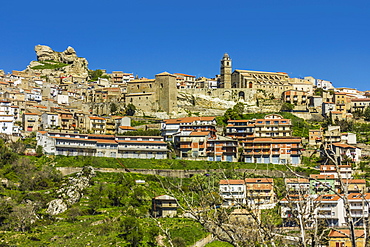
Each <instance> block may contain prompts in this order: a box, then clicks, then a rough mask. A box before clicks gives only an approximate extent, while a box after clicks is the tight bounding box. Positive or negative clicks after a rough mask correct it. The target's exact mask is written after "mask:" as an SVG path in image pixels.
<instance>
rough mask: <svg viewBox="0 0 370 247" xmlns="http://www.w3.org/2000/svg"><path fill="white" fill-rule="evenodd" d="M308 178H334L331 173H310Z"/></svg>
mask: <svg viewBox="0 0 370 247" xmlns="http://www.w3.org/2000/svg"><path fill="white" fill-rule="evenodd" d="M310 178H314V179H335V178H334V175H332V174H330V175H323V174H311V175H310Z"/></svg>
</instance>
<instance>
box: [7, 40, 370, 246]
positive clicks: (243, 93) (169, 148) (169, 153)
mask: <svg viewBox="0 0 370 247" xmlns="http://www.w3.org/2000/svg"><path fill="white" fill-rule="evenodd" d="M35 52H36V61H32V62H31V63H30V64H29V65H28V66H26V68H25V69H24V70H23V71H12V73H9V74H6V73H4V71H0V134H1V137H2V139H3V141H4V142H2V143H0V144H1V145H0V147H1V148H3V147H5V145H8V147H11V148H10V149H9V150H12V151H13V152H14V150H15V149H14V147H16V143H19V142H24V143H25V142H27V145H24V149H22V150H20V151H19V150H18V153H19V154H20V155H22V156H23V155H25V156H29V157H31V158H35V160H33V161H35V162H36V163H37V162H41V163H42V162H44V163H45V164H47V165H48V166H49V165H50V167H55V166H58V162H60V163H62V162H65V163H68V164H67V165H66V166H69V169H70V170H73V171H77V170H78V171H79V173H77V175H76V178H72V177H71V178H70V179H69V180H68V181H67V182H64V183H63V184H62V185H63V186H64V187H65V188H64V189H58V190H55V191H54V192H53V193H54V194H53V195H54V196H55V198H58V199H54V200H52V201H49V202H48V203H43V204H44V205H43V206H40V208H43V209H42V210H44V211H43V214H47V215H52V216H55V215H62V217H64V216H63V213H64V214H68V217H69V218H68V220H71V221H72V222H75V220H76V218H77V217H81V219H82V217H83V216H86V215H95V214H101V216H102V217H103V215H104V213H106V212H107V210H105V211H104V210H102V208H110V207H113V206H114V207H122V208H124V209H122V210H123V211H124V213H122V212H120V214H118V213H117V215H119V216H117V215H116V214H114V213H116V212H113V214H114V216H109V217H108V218H109V219H108V218H107V219H104V220H106V221H107V222H111V223H112V224H116V223H117V222H116V221H114V220H115V217H116V218H119V217H123V216H122V214H128V215H129V214H130V213H132V214H133V215H135V217H137V218H138V219H139V218H140V220H142V219H144V218H145V220H147V218H148V215H149V211H150V215H151V217H153V218H154V219H157V220H158V219H161V218H166V217H167V218H177V217H178V218H181V219H183V218H187V219H191V220H194V221H197V222H198V223H199V224H200V225H202V227H203V228H202V229H203V230H204V229H205V230H204V233H203V232H202V234H203V235H202V234H201V235H199V236H198V237H199V238H204V239H205V240H204V241H205V242H207V243H208V242H212V241H214V240H222V241H225V242H229V243H231V244H234V245H237V244H240V245H237V246H248V245H243V244H241V243H245V241H246V238H247V236H248V237H249V236H251V235H253V238H255V239H256V240H254V241H257V242H258V243H260V241H266V243H268V241H271V239H272V238H278V239H283V242H284V241H285V243H296V242H302V243H304V244H303V246H308V245H311V244H312V243H315V241H316V242H317V243H320V244H321V246H324V245H325V244H328V245H329V246H335V245H334V244H336V243H347V242H349V241H351V242H353V241H360V242H361V243H362V242H364V241H367V240H366V237H364V235H363V234H364V231H368V227H369V222H368V219H369V217H368V212H369V210H370V206H369V205H370V193H369V191H368V187H367V183H368V182H369V180H368V175H369V174H370V173H369V172H370V168H369V160H370V158H369V157H370V156H369V155H370V151H369V150H370V149H369V147H368V144H369V143H370V135H369V133H370V127H369V126H370V123H369V122H368V121H370V90H369V91H359V90H356V89H352V88H347V87H342V88H336V87H335V86H334V85H333V83H332V82H330V81H328V80H323V79H318V78H315V77H313V76H309V77H304V78H291V77H290V76H289V75H288V74H287V73H285V72H265V71H251V70H242V69H236V70H233V68H232V59H231V57H230V56H229V55H228V54H227V53H225V54H224V55H223V56H221V60H220V62H221V63H220V71H219V72H217V73H219V74H218V75H216V76H215V78H205V77H199V78H197V77H196V76H193V75H190V74H191V73H190V74H187V73H188V72H187V73H180V72H179V73H170V72H160V73H158V74H156V75H153V78H143V77H140V76H139V75H134V74H133V73H127V72H123V71H113V72H111V73H108V72H107V71H106V70H104V69H102V70H89V68H88V61H87V59H85V58H81V57H78V56H77V53H76V51H75V50H74V49H73V48H72V47H68V48H67V49H66V50H65V51H63V52H57V51H54V50H52V49H51V48H50V47H48V46H44V45H38V46H36V47H35ZM183 72H185V71H183ZM30 140H31V141H30ZM30 143H33V144H32V145H31V144H30ZM1 150H2V151H1V152H2V153H1V155H2V156H1V157H10V158H4V159H3V160H4V161H3V162H4V163H2V164H1V166H0V168H1V169H4V170H1V169H0V171H1V172H0V178H2V177H4V178H2V183H3V186H4V188H6V189H9V191H10V190H11V189H14V188H17V189H20V190H22V191H32V190H36V188H37V189H38V190H41V189H45V188H47V189H49V190H51V188H52V186H54V185H55V184H58V183H60V181H62V179H61V178H60V177H58V176H57V175H56V174H55V173H52V172H50V171H48V172H47V171H44V170H42V169H43V168H42V169H41V168H40V171H43V172H44V173H43V174H44V175H42V176H46V177H42V176H41V175H40V174H37V172H36V170H37V169H39V168H33V170H32V169H30V170H32V174H33V176H31V177H32V179H33V178H35V177H36V178H39V177H40V176H41V177H42V178H40V181H42V182H39V183H37V184H36V185H34V187H32V188H30V187H29V185H28V184H27V183H26V182H27V181H28V180H25V179H20V177H21V175H14V174H17V172H19V173H21V172H20V170H22V169H21V168H24V167H28V166H30V165H29V164H28V163H27V162H25V161H22V162H23V163H22V162H21V161H17V159H18V158H17V159H16V158H14V157H13V156H12V154H11V152H9V150H8V149H6V148H3V149H1ZM5 154H6V155H7V156H6V155H5ZM34 156H36V157H38V158H37V159H36V157H34ZM40 157H42V159H43V160H41V158H40ZM13 158H14V162H15V163H16V162H20V164H18V166H15V167H12V168H6V167H7V165H8V166H9V167H10V166H11V165H13V163H14V162H13V160H12V159H13ZM95 158H101V160H99V159H95ZM103 158H107V159H108V160H109V162H116V161H117V162H118V163H119V165H120V167H123V169H124V170H122V172H123V173H130V174H131V173H134V172H137V173H142V174H145V176H144V175H129V176H128V177H119V176H118V175H117V176H116V175H112V177H108V175H99V176H107V177H106V179H107V180H109V181H110V182H112V184H115V183H116V185H109V186H116V187H114V189H112V188H109V189H107V191H109V193H108V192H106V191H105V189H106V188H108V187H104V186H108V185H106V183H105V182H101V181H100V180H99V179H101V177H99V178H97V179H96V178H94V177H95V176H96V174H95V171H94V168H92V167H89V168H86V167H85V168H78V165H77V164H78V162H82V163H84V164H85V163H88V162H91V163H93V162H95V165H96V167H95V168H99V169H101V170H99V171H104V172H107V173H108V172H112V170H109V169H113V168H115V169H116V167H113V166H109V164H108V165H107V167H103V165H102V164H99V162H103ZM83 159H85V160H87V162H84V161H81V160H83ZM130 159H131V160H143V164H144V163H145V162H150V164H151V165H149V166H146V167H145V169H141V170H140V169H136V170H135V168H141V166H140V167H133V166H134V165H132V166H130V165H128V164H122V163H121V161H120V160H126V161H127V160H130ZM40 160H41V161H40ZM115 160H116V161H115ZM144 160H145V161H144ZM11 161H12V162H13V163H12V162H11ZM157 161H158V162H160V163H155V162H157ZM168 161H171V162H170V165H168V163H166V162H168ZM7 162H8V163H7ZM135 162H136V161H135ZM186 162H203V163H200V164H201V165H200V166H197V167H195V168H192V169H188V168H187V165H189V164H191V163H186ZM15 163H14V164H15ZM26 163H27V164H26ZM41 163H37V164H38V166H39V167H42V165H43V164H41ZM128 163H129V162H128ZM133 163H134V161H133ZM145 164H147V163H145ZM154 164H156V165H157V166H158V167H160V168H162V171H159V170H160V169H158V170H157V171H153V170H152V168H157V167H153V166H154ZM158 164H159V165H158ZM176 164H178V165H179V166H182V167H183V168H182V170H188V171H184V172H183V173H178V174H176V175H173V174H172V175H169V176H168V177H171V176H173V177H179V178H181V182H179V181H176V180H174V182H173V181H171V182H168V181H165V182H163V181H162V180H161V179H158V178H157V177H156V178H153V177H154V176H153V177H151V176H147V177H146V175H148V174H154V175H160V172H163V173H164V172H168V171H163V169H165V168H170V169H177V168H176ZM194 164H199V163H194ZM210 164H211V165H210ZM212 164H215V165H212ZM220 164H225V165H220ZM234 164H235V165H234ZM143 166H144V165H143ZM189 166H190V165H189ZM202 166H204V167H202ZM205 166H207V167H205ZM216 166H217V168H216V169H215V167H216ZM210 167H212V168H210ZM226 167H228V168H230V167H231V169H230V174H226V173H225V170H226V169H225V168H226ZM261 167H264V168H263V169H260V168H261ZM59 168H60V167H59ZM105 168H106V170H104V169H105ZM146 168H148V169H146ZM244 168H246V169H244ZM27 169H28V168H27ZM117 169H118V168H117ZM203 169H204V170H203ZM243 169H244V170H243ZM180 170H181V169H180ZM258 170H264V172H265V173H262V172H258ZM59 171H62V172H63V171H64V172H65V173H66V174H64V175H70V174H71V173H72V172H70V171H69V170H68V169H67V168H66V169H63V168H60V169H59ZM113 172H117V170H114V171H113ZM120 172H121V171H120ZM168 173H170V172H168ZM35 174H37V175H35ZM45 174H48V175H45ZM179 174H180V175H179ZM17 176H19V179H18V180H19V181H16V180H17V179H14V177H17ZM22 176H25V174H23V173H22ZM124 176H126V175H124ZM17 178H18V177H17ZM12 179H14V181H12ZM32 179H31V178H30V181H31V180H32ZM94 179H95V180H94ZM182 179H185V182H184V184H183V180H182ZM186 179H188V180H186ZM206 179H207V180H206ZM211 179H213V180H211ZM80 180H81V181H80ZM93 180H94V181H95V184H94V183H93V182H91V181H93ZM146 180H148V181H146ZM24 181H26V182H24ZM30 181H28V182H29V183H31V182H30ZM32 181H33V180H32ZM45 181H47V182H45ZM32 183H33V182H32ZM35 183H36V182H35ZM175 183H179V184H180V183H181V186H174V187H173V188H172V187H171V186H172V185H173V184H175ZM207 183H208V186H206V185H207ZM12 186H13V187H12ZM22 186H23V187H22ZM24 186H25V187H24ZM58 186H59V184H58ZM90 186H92V187H91V188H90V189H88V188H89V187H90ZM119 186H120V187H119ZM166 186H167V187H166ZM170 187H171V189H172V193H171V189H170ZM22 188H26V189H22ZM4 191H5V189H4ZM70 191H74V193H71V194H78V195H77V196H75V195H73V196H70V195H69V194H68V193H70ZM76 191H77V192H76ZM189 191H192V193H191V198H190V196H189V194H190V193H189ZM193 191H196V193H195V194H196V195H195V196H194V195H193ZM215 191H216V192H215ZM6 193H8V192H6ZM6 193H5V192H4V195H5V194H6ZM9 193H10V192H9ZM83 193H87V194H88V195H89V196H88V197H84V196H83ZM106 193H107V195H105V194H106ZM120 193H123V194H124V195H123V194H122V195H120ZM159 193H163V194H162V195H161V194H159ZM48 194H50V192H48ZM100 194H101V197H96V196H97V195H98V196H100ZM103 195H104V196H103ZM144 195H145V196H144ZM3 197H4V198H5V196H3ZM3 197H0V203H4V205H5V204H6V203H7V202H6V200H5V199H4V200H2V199H3ZM194 197H195V199H194ZM9 198H11V196H9ZM30 198H31V199H24V200H23V201H21V202H22V203H24V201H25V200H29V201H32V200H33V199H32V197H30ZM117 198H118V199H117ZM127 198H134V199H132V201H130V202H128V201H125V200H128V199H127ZM148 198H150V199H148ZM48 199H51V198H49V197H48ZM11 200H15V199H14V198H13V199H9V201H11ZM80 200H81V201H82V202H83V203H82V202H81V205H82V206H81V207H84V206H86V205H88V206H86V207H88V210H87V209H86V212H85V213H84V214H83V213H82V212H80V211H79V213H76V215H74V214H73V211H71V210H72V209H74V210H76V207H77V206H73V205H77V204H78V203H79V202H80ZM84 200H85V201H84ZM93 200H95V201H93ZM190 201H191V203H190ZM194 201H195V203H194ZM27 203H28V202H27ZM27 203H24V204H25V205H27V206H30V205H31V204H32V203H31V202H29V203H28V204H27ZM84 203H85V204H84ZM181 204H184V205H186V206H183V205H181ZM1 205H3V204H1ZM7 205H8V204H7ZM189 205H191V206H192V207H190V206H189ZM30 207H31V206H30ZM32 207H34V206H32ZM148 207H150V210H149V209H148ZM4 208H5V207H4ZM7 208H9V210H8V211H7V213H9V212H11V213H13V212H16V211H15V210H11V208H12V207H10V206H9V207H7ZM277 208H278V209H277ZM33 210H34V211H33V214H35V211H36V209H34V208H33ZM99 210H100V211H99ZM220 210H225V211H222V212H220ZM274 210H276V211H274ZM5 211H6V210H5V209H4V212H5ZM108 211H109V210H108ZM1 212H2V211H1ZM1 212H0V223H1V224H4V225H7V224H8V223H4V222H7V221H6V220H4V219H7V216H6V215H7V213H4V214H1ZM65 212H67V213H65ZM204 212H206V213H204ZM207 212H215V214H217V212H218V213H220V215H217V217H219V218H217V217H214V216H212V217H210V215H208V213H207ZM221 213H222V215H223V216H224V214H227V215H228V217H227V219H225V218H224V217H221V216H222V215H221ZM33 214H32V213H30V215H33ZM270 214H271V215H274V216H273V217H272V216H271V217H272V218H273V221H274V223H271V222H269V223H268V224H267V225H268V226H269V227H276V228H274V229H275V230H274V231H270V232H265V231H266V229H265V228H264V224H265V223H266V217H267V216H266V215H268V216H270ZM91 217H93V216H91ZM274 217H275V218H274ZM276 217H277V218H279V220H276ZM45 218H46V217H45ZM214 218H217V219H218V220H219V221H218V222H215V221H214ZM94 219H95V218H94ZM53 220H55V219H54V218H53ZM125 220H126V218H125ZM131 220H132V221H134V219H131ZM136 220H137V219H136ZM171 220H172V219H171ZM268 220H269V219H268ZM268 220H267V221H268ZM8 221H10V220H9V219H8ZM34 221H35V222H36V221H37V220H36V219H34ZM101 221H102V220H101ZM180 221H181V220H179V222H180ZM81 222H82V220H81ZM135 222H136V221H135ZM148 222H149V221H148ZM148 222H146V223H145V224H147V225H150V224H152V223H148ZM171 222H172V221H171ZM184 222H185V221H184ZM184 222H183V223H184ZM276 222H277V223H276ZM103 223H104V222H103ZM103 223H99V224H103ZM131 223H132V222H131ZM131 223H127V224H126V223H124V224H123V223H122V224H123V225H124V226H127V225H130V224H131ZM162 223H163V224H167V223H168V222H167V223H166V222H165V221H162ZM183 223H181V224H183ZM9 224H10V223H9ZM32 224H33V222H32V223H29V225H28V227H30V225H32ZM45 224H47V223H45ZM132 224H133V223H132ZM135 224H138V223H135ZM179 224H180V223H179ZM184 224H185V223H184ZM169 225H171V226H172V225H176V224H172V223H171V224H169ZM225 225H228V227H230V225H233V227H232V228H227V229H226V230H225V229H224V226H225ZM245 225H248V226H249V227H245ZM121 226H122V225H121ZM158 226H159V228H161V227H162V226H161V224H160V223H159V224H158ZM350 226H352V228H351V229H349V231H352V230H353V229H354V226H356V227H358V228H359V229H361V231H362V232H360V235H358V236H357V235H356V234H358V232H353V231H352V232H347V230H348V229H347V228H349V227H350ZM17 227H18V226H17ZM17 227H14V226H11V227H10V228H11V229H17V230H18V231H19V230H20V229H21V231H24V229H23V228H21V227H20V226H19V227H18V228H17ZM89 227H91V226H89ZM169 227H170V226H169ZM319 227H322V228H324V227H326V230H325V231H324V230H323V232H325V236H327V238H325V240H322V239H321V238H319V237H318V236H319V234H318V233H317V232H315V231H318V230H317V229H318V228H319ZM242 228H243V230H242ZM253 228H255V229H258V230H259V231H260V232H261V236H259V235H258V234H257V235H258V236H257V235H256V234H255V232H253V231H254V230H252V229H253ZM293 228H294V229H296V228H297V229H298V230H297V229H296V230H297V231H298V232H299V233H298V234H293V237H289V236H288V235H289V234H290V232H289V231H290V229H293ZM334 228H336V229H337V228H340V229H342V230H338V231H337V230H335V229H334ZM8 229H9V228H8ZM137 229H138V228H137ZM276 229H277V230H276ZM320 229H321V228H320ZM363 229H365V230H363ZM366 229H367V230H366ZM161 230H163V229H161ZM203 230H202V231H203ZM329 230H330V231H329ZM194 231H198V232H200V230H194ZM127 232H130V230H127ZM144 232H146V230H143V229H142V235H144ZM163 232H164V233H163V234H159V233H156V234H154V233H153V236H156V239H155V237H153V236H150V237H148V238H150V239H151V240H150V241H152V242H150V243H151V244H154V242H155V243H156V244H158V245H161V246H167V245H168V246H169V244H168V243H171V246H177V245H176V244H175V245H173V244H172V242H171V237H170V236H169V234H167V235H166V231H165V230H163ZM236 232H237V234H236ZM207 233H212V235H210V236H207ZM122 234H123V233H122ZM122 234H120V235H122ZM127 234H128V233H127ZM127 234H126V235H124V236H120V238H123V239H125V241H126V240H127V241H128V242H130V241H133V240H132V239H130V240H128V239H129V238H128V237H127ZM145 234H148V233H145ZM234 234H235V235H234ZM320 234H321V233H320ZM354 235H356V236H357V237H354ZM158 236H160V238H163V239H166V240H165V241H164V242H163V241H162V240H161V239H158ZM38 237H40V236H38ZM126 237H127V239H126ZM311 237H312V239H311ZM40 238H41V237H40ZM179 238H180V237H179ZM269 239H270V240H269ZM364 239H365V240H364ZM206 240H207V241H206ZM25 241H26V240H25ZM27 241H28V240H27ZM53 241H54V240H53ZM55 241H59V240H58V239H55ZM143 241H144V240H143ZM166 241H167V242H166ZM179 241H180V240H179ZM184 241H185V240H184ZM189 241H190V240H189ZM248 241H249V240H248ZM279 241H280V240H279ZM185 242H186V241H185ZM193 242H194V241H193ZM125 243H126V242H125ZM130 243H131V244H132V242H130ZM332 244H333V245H332ZM187 245H189V244H187ZM293 245H294V244H293ZM132 246H136V245H132ZM137 246H138V245H137ZM178 246H186V245H185V244H184V243H182V245H178ZM199 246H204V245H199ZM215 246H216V245H215ZM287 246H288V245H287ZM289 246H290V245H289ZM337 246H343V245H337ZM358 246H360V245H358Z"/></svg>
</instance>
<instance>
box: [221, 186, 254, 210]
mask: <svg viewBox="0 0 370 247" xmlns="http://www.w3.org/2000/svg"><path fill="white" fill-rule="evenodd" d="M219 186H220V196H221V197H222V199H223V205H224V206H233V205H238V204H245V202H246V201H245V199H246V196H247V194H246V186H245V181H244V180H221V181H220V183H219Z"/></svg>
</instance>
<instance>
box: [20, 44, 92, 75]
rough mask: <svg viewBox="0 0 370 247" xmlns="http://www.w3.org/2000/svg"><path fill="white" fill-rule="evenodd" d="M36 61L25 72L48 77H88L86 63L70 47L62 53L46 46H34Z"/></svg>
mask: <svg viewBox="0 0 370 247" xmlns="http://www.w3.org/2000/svg"><path fill="white" fill-rule="evenodd" d="M35 52H36V57H37V61H32V62H31V63H30V64H29V65H28V66H27V68H26V70H25V71H26V72H41V75H43V76H48V77H61V76H78V77H81V78H85V77H86V78H87V77H88V62H87V60H86V59H85V58H81V57H78V56H77V55H76V51H75V50H74V49H73V48H72V47H70V46H69V47H68V48H67V49H66V50H65V51H63V52H57V51H54V50H53V49H51V48H50V47H49V46H46V45H37V46H35Z"/></svg>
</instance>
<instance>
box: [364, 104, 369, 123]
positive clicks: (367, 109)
mask: <svg viewBox="0 0 370 247" xmlns="http://www.w3.org/2000/svg"><path fill="white" fill-rule="evenodd" d="M364 118H365V120H366V121H370V107H369V106H368V107H366V109H365V111H364Z"/></svg>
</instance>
